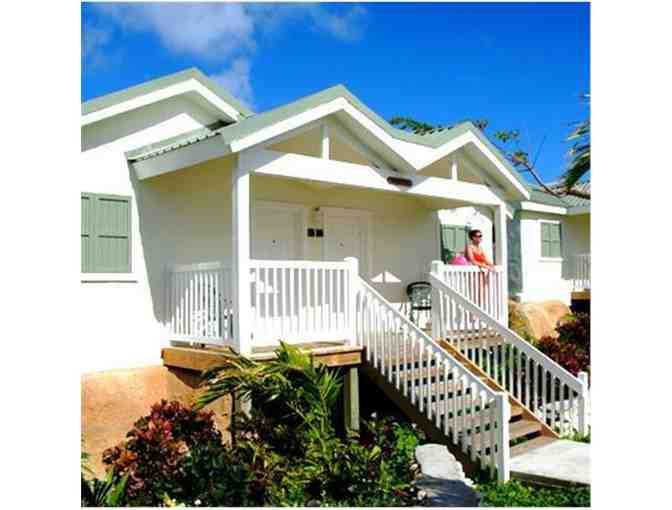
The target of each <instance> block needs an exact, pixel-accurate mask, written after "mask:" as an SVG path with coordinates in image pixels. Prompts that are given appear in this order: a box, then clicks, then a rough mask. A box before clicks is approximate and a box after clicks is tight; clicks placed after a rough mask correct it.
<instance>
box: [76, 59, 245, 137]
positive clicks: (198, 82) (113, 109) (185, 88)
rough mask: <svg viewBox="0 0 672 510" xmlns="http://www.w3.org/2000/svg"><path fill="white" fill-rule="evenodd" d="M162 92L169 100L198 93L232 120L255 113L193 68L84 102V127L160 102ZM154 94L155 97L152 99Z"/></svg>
mask: <svg viewBox="0 0 672 510" xmlns="http://www.w3.org/2000/svg"><path fill="white" fill-rule="evenodd" d="M161 92H163V93H164V94H163V96H167V97H170V96H171V95H177V94H180V93H188V92H192V93H196V94H198V95H199V96H200V97H201V98H202V100H203V101H204V102H206V103H208V104H209V105H210V107H211V108H214V109H217V110H219V111H221V113H222V114H224V115H225V116H226V117H228V118H229V119H230V120H232V121H235V120H239V119H241V118H245V117H249V116H251V115H254V112H252V111H251V110H250V109H249V108H247V107H246V106H245V105H244V104H242V103H241V102H240V101H238V100H237V99H236V98H235V97H233V96H231V95H230V94H229V93H228V92H226V91H225V90H224V89H223V88H222V87H220V86H219V85H218V84H217V83H215V82H214V81H212V80H211V79H210V78H208V77H207V76H205V75H204V74H203V73H202V72H201V71H199V70H198V69H196V68H191V69H186V70H184V71H180V72H177V73H174V74H171V75H168V76H164V77H161V78H158V79H155V80H150V81H147V82H144V83H141V84H139V85H134V86H132V87H129V88H126V89H124V90H120V91H117V92H112V93H111V94H106V95H104V96H101V97H97V98H95V99H91V100H89V101H85V102H84V103H82V124H84V125H85V124H89V123H91V122H96V121H98V120H102V119H104V118H109V117H112V116H114V115H117V114H119V113H123V112H125V111H129V110H131V109H134V108H137V107H139V106H144V105H145V104H150V103H152V102H155V101H157V100H160V99H161V98H162V97H163V96H161ZM152 95H155V96H156V97H151V96H152ZM143 98H144V99H145V101H143Z"/></svg>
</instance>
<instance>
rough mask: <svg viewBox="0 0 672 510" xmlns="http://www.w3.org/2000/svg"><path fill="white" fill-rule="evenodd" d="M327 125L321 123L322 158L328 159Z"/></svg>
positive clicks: (328, 140)
mask: <svg viewBox="0 0 672 510" xmlns="http://www.w3.org/2000/svg"><path fill="white" fill-rule="evenodd" d="M330 150H331V149H330V139H329V125H328V124H327V123H326V122H325V123H323V124H322V159H329V154H330Z"/></svg>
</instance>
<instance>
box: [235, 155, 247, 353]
mask: <svg viewBox="0 0 672 510" xmlns="http://www.w3.org/2000/svg"><path fill="white" fill-rule="evenodd" d="M232 180H233V182H232V184H233V186H232V204H233V210H232V213H233V214H232V222H233V224H232V245H231V246H232V252H233V253H232V255H233V257H232V259H233V267H232V269H233V270H232V276H233V282H232V283H233V309H234V317H233V348H234V349H235V351H236V352H237V353H239V354H242V355H249V354H251V353H252V316H251V308H252V306H251V305H252V301H251V296H250V294H251V292H250V173H249V168H246V167H245V166H244V165H241V160H240V157H239V158H238V163H237V165H236V168H235V169H234V171H233V172H232Z"/></svg>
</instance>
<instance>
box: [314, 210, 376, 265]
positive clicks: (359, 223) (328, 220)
mask: <svg viewBox="0 0 672 510" xmlns="http://www.w3.org/2000/svg"><path fill="white" fill-rule="evenodd" d="M324 226H325V231H324V245H323V246H324V259H325V260H334V261H341V260H343V259H344V258H346V257H357V260H359V273H360V275H366V274H368V263H369V253H368V215H367V213H365V212H362V214H357V212H356V211H347V212H343V213H340V214H339V212H338V211H333V212H332V211H328V212H327V213H326V215H325V225H324Z"/></svg>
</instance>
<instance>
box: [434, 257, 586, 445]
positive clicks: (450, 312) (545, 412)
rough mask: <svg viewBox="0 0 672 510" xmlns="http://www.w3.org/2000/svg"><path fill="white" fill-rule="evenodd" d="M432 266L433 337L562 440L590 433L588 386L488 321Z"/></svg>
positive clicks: (488, 318)
mask: <svg viewBox="0 0 672 510" xmlns="http://www.w3.org/2000/svg"><path fill="white" fill-rule="evenodd" d="M440 265H442V263H441V262H438V261H436V262H434V263H433V264H432V272H431V273H430V283H431V284H432V336H433V337H434V338H435V339H442V340H445V341H447V342H448V343H449V344H450V345H451V346H452V347H453V348H455V349H456V350H457V351H458V352H460V353H461V354H462V355H463V356H465V357H466V358H467V359H469V361H471V362H472V363H473V364H475V365H477V366H478V367H479V368H480V369H481V370H483V371H484V372H485V373H486V374H487V375H488V376H489V377H490V378H491V379H493V380H494V381H495V382H497V383H498V384H499V385H500V386H501V387H502V388H503V389H505V390H506V391H507V392H508V393H509V394H510V395H511V396H512V397H513V398H515V399H516V400H517V401H518V402H520V403H521V404H522V405H523V406H525V407H526V408H527V409H528V410H530V411H531V412H533V413H534V414H535V415H536V416H538V417H539V419H541V420H542V421H543V422H544V423H546V425H548V426H549V427H551V428H555V429H556V430H558V431H559V432H560V433H561V434H563V433H569V432H571V431H572V430H573V429H575V430H577V431H578V432H580V433H582V434H587V433H588V384H587V380H586V378H585V377H583V376H582V377H581V378H579V377H575V376H574V375H572V374H571V373H570V372H568V371H567V370H565V369H564V368H563V367H561V366H560V365H558V364H557V363H556V362H555V361H553V360H552V359H551V358H549V357H548V356H546V355H545V354H543V353H542V352H541V351H539V350H538V349H536V348H535V347H534V346H532V345H531V344H530V343H529V342H526V341H525V340H523V339H522V338H521V337H520V336H518V334H516V333H515V332H514V331H512V330H510V329H509V328H508V327H507V326H505V325H503V324H501V323H500V322H499V321H497V320H496V319H495V318H493V317H492V316H490V315H489V314H488V313H486V312H485V310H483V309H482V308H480V307H479V306H478V305H477V304H476V303H474V302H472V301H471V300H469V299H468V298H467V297H465V296H464V295H462V294H461V293H460V292H458V291H457V290H455V289H453V288H452V287H451V286H450V285H448V284H447V283H446V282H445V281H444V280H443V279H442V278H441V271H440V270H439V269H440Z"/></svg>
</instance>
